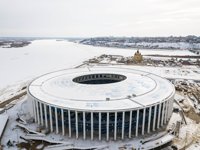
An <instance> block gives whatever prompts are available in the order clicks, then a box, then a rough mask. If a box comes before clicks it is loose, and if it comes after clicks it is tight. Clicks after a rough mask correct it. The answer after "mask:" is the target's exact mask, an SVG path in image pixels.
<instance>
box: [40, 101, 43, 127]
mask: <svg viewBox="0 0 200 150" xmlns="http://www.w3.org/2000/svg"><path fill="white" fill-rule="evenodd" d="M40 118H41V125H42V126H43V125H44V120H43V112H42V103H41V102H40Z"/></svg>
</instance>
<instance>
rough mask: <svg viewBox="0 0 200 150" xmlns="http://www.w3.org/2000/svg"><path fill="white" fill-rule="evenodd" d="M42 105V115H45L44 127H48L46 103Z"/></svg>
mask: <svg viewBox="0 0 200 150" xmlns="http://www.w3.org/2000/svg"><path fill="white" fill-rule="evenodd" d="M43 105H44V116H45V127H46V128H48V121H47V105H46V104H43Z"/></svg>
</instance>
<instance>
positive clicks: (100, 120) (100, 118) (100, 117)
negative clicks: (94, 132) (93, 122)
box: [99, 112, 101, 140]
mask: <svg viewBox="0 0 200 150" xmlns="http://www.w3.org/2000/svg"><path fill="white" fill-rule="evenodd" d="M99 140H101V112H100V113H99Z"/></svg>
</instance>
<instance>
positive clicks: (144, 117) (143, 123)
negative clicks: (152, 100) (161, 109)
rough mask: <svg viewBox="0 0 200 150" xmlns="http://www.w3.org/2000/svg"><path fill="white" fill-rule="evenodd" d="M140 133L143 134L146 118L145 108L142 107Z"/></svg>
mask: <svg viewBox="0 0 200 150" xmlns="http://www.w3.org/2000/svg"><path fill="white" fill-rule="evenodd" d="M142 119H143V120H142V135H144V127H145V120H146V108H144V109H143V118H142Z"/></svg>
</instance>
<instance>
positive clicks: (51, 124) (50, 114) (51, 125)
mask: <svg viewBox="0 0 200 150" xmlns="http://www.w3.org/2000/svg"><path fill="white" fill-rule="evenodd" d="M49 116H50V128H51V132H53V122H52V111H51V106H49Z"/></svg>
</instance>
